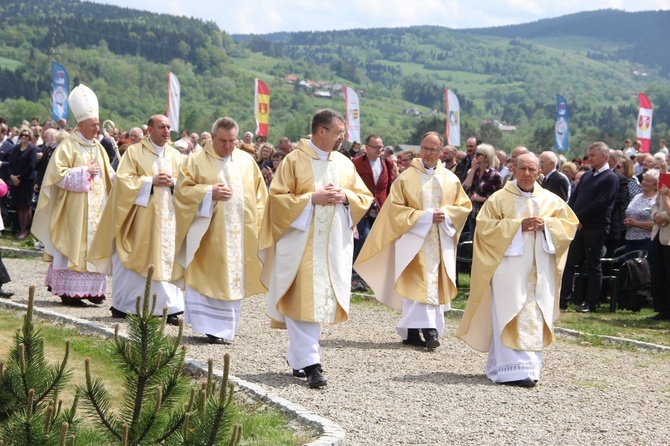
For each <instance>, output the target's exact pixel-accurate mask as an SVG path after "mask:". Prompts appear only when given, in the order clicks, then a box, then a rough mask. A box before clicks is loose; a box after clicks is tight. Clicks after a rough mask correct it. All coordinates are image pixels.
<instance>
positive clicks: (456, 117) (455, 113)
mask: <svg viewBox="0 0 670 446" xmlns="http://www.w3.org/2000/svg"><path fill="white" fill-rule="evenodd" d="M447 105H448V109H447V123H448V125H449V138H448V140H447V144H449V145H451V146H454V147H460V145H461V105H460V104H459V102H458V98H457V97H456V94H455V93H454V92H453V91H451V90H447Z"/></svg>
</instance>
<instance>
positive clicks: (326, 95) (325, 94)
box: [314, 90, 333, 99]
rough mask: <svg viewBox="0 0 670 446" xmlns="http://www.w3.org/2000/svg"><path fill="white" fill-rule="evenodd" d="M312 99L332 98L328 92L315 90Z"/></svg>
mask: <svg viewBox="0 0 670 446" xmlns="http://www.w3.org/2000/svg"><path fill="white" fill-rule="evenodd" d="M314 97H317V98H324V99H330V98H332V97H333V95H332V94H331V93H330V91H324V90H317V91H315V92H314Z"/></svg>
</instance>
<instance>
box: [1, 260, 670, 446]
mask: <svg viewBox="0 0 670 446" xmlns="http://www.w3.org/2000/svg"><path fill="white" fill-rule="evenodd" d="M4 262H5V265H6V266H7V269H8V270H9V272H10V275H11V276H12V280H13V281H12V282H11V283H9V284H7V285H5V287H4V288H5V289H7V290H9V291H14V292H15V293H16V296H14V297H13V298H12V300H13V301H15V302H24V303H25V301H26V300H27V288H28V285H30V284H35V285H38V289H37V293H36V300H37V306H39V307H44V308H49V309H51V310H53V311H58V312H61V313H63V314H68V315H72V316H76V317H81V318H87V319H90V320H93V321H97V322H100V323H104V324H108V325H110V326H111V325H113V324H114V323H116V322H117V321H118V320H116V319H112V318H111V317H110V313H109V306H110V304H109V303H106V304H103V305H100V306H95V305H89V306H88V308H72V307H65V306H62V305H61V304H60V301H59V300H58V299H56V298H53V297H51V296H50V295H49V293H48V292H47V291H46V290H45V289H44V288H43V287H42V286H41V284H42V283H43V280H44V274H45V272H46V268H47V264H46V263H43V262H41V261H39V260H23V259H4ZM263 308H264V301H263V296H256V297H254V298H251V299H247V300H245V301H244V303H243V305H242V321H241V327H240V330H239V332H238V336H237V338H236V340H235V342H234V344H232V345H230V346H211V345H208V344H206V343H205V342H204V340H203V337H202V336H201V335H194V334H192V333H191V332H190V330H189V328H188V327H186V330H185V336H184V342H185V344H186V345H187V346H188V356H189V357H190V358H193V359H196V360H199V361H202V362H206V361H207V359H208V358H209V357H214V358H215V359H216V362H217V366H218V367H220V366H221V363H222V352H224V351H229V352H231V354H232V357H233V361H232V373H233V374H234V375H236V376H237V377H239V378H242V379H244V380H247V381H250V382H252V383H256V384H258V385H260V386H261V387H263V388H264V389H267V390H268V391H270V392H272V393H274V394H276V395H278V396H280V397H283V398H286V399H287V400H290V401H294V402H296V403H298V404H300V405H303V406H305V407H306V408H307V409H308V410H310V411H312V412H313V413H315V414H317V415H320V416H323V417H325V418H328V419H330V420H332V421H334V422H335V423H338V424H339V425H340V426H342V427H343V428H344V429H345V430H346V433H347V444H350V445H446V444H463V445H484V444H486V445H488V444H491V445H493V444H521V445H525V444H561V445H586V444H593V445H621V444H639V445H661V444H670V417H668V413H670V398H669V397H670V355H668V354H660V353H653V352H630V351H619V350H616V349H612V348H609V349H604V348H595V347H589V346H585V345H579V344H578V343H574V342H570V341H567V340H558V341H557V342H555V343H554V344H552V345H551V346H550V347H549V348H548V349H547V350H545V355H544V358H545V361H544V368H543V371H542V376H541V380H540V382H539V384H538V386H536V387H535V388H533V389H521V388H511V387H507V386H500V385H495V384H492V383H491V382H490V381H489V380H488V379H487V378H486V377H485V376H484V375H483V369H484V364H485V362H486V355H485V354H482V353H478V352H475V351H473V350H471V349H470V348H469V347H467V346H466V345H465V343H463V342H462V341H460V340H459V339H456V338H455V337H454V336H453V333H454V332H455V330H456V326H457V320H456V319H451V318H448V321H447V332H448V333H449V335H448V336H447V337H446V338H445V339H444V340H443V343H442V346H441V347H440V348H439V349H437V350H436V351H434V352H427V351H423V350H422V349H417V348H410V347H406V346H402V345H401V344H400V342H399V339H398V337H397V336H396V335H395V330H394V325H395V323H396V321H397V319H398V315H397V314H396V313H395V312H394V311H391V310H388V309H386V308H384V307H382V306H380V305H377V304H376V303H363V304H358V305H354V306H353V308H352V311H351V317H350V320H349V321H348V322H347V323H345V324H340V325H334V326H324V327H323V329H322V347H323V357H322V362H323V366H324V371H325V376H326V378H327V379H328V386H327V387H326V388H325V389H322V390H312V389H309V388H307V386H306V384H305V382H304V380H300V379H296V378H293V377H292V376H291V375H290V373H289V369H288V367H287V366H286V360H285V356H284V354H285V349H286V345H287V336H286V333H285V332H284V331H279V330H270V329H269V328H268V319H267V318H266V317H265V315H264V312H263ZM169 330H176V329H175V328H173V327H169Z"/></svg>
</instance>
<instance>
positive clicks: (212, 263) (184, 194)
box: [172, 143, 267, 300]
mask: <svg viewBox="0 0 670 446" xmlns="http://www.w3.org/2000/svg"><path fill="white" fill-rule="evenodd" d="M217 183H225V184H226V185H227V186H228V188H230V189H231V191H232V193H233V196H232V198H231V199H230V200H227V201H217V200H212V197H211V186H212V185H213V184H217ZM266 197H267V188H266V187H265V181H264V180H263V176H262V175H261V173H260V170H259V169H258V165H257V164H256V162H255V161H254V159H253V158H252V157H251V156H250V155H249V154H248V153H246V152H244V151H241V150H239V149H234V150H233V152H232V154H231V155H230V157H229V158H228V159H227V160H223V159H222V158H221V157H220V156H218V155H217V154H216V152H215V151H214V148H213V147H212V145H211V143H209V144H207V145H206V146H205V147H204V148H203V150H199V151H198V152H196V153H193V154H191V155H190V156H189V157H188V158H187V159H186V161H184V163H183V164H182V165H181V168H180V173H179V178H178V180H177V187H176V188H175V208H176V214H177V236H176V245H175V246H176V247H177V255H176V258H175V264H174V269H173V275H172V281H173V282H175V283H177V284H179V285H180V286H181V287H182V288H183V287H184V286H188V287H190V288H191V289H193V290H195V291H196V292H198V293H199V294H202V295H203V296H207V297H210V298H213V299H219V300H240V299H242V298H243V297H248V296H252V295H255V294H259V293H263V292H265V291H266V289H265V288H264V287H263V285H262V284H261V282H260V271H261V267H262V265H261V262H260V260H259V259H258V256H257V240H258V231H259V229H260V225H261V221H262V218H263V213H264V210H265V201H266Z"/></svg>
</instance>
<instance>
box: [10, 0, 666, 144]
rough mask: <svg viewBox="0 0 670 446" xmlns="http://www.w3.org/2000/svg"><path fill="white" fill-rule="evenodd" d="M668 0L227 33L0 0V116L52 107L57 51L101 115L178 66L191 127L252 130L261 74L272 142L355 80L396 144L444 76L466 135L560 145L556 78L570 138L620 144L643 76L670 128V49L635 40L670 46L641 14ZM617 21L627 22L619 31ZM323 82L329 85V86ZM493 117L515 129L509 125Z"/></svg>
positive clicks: (658, 130) (108, 10)
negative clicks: (553, 15) (509, 17)
mask: <svg viewBox="0 0 670 446" xmlns="http://www.w3.org/2000/svg"><path fill="white" fill-rule="evenodd" d="M669 14H670V12H668V11H664V12H659V13H653V14H651V15H649V14H648V13H631V14H629V13H624V12H620V11H596V12H593V13H581V14H574V15H571V16H566V17H561V18H557V19H551V20H546V21H540V22H536V23H530V24H526V25H518V26H516V27H504V28H490V29H482V30H452V29H448V28H445V27H439V26H416V27H409V28H393V29H391V28H387V29H356V30H344V31H330V32H295V33H289V32H285V33H275V34H268V35H254V36H252V35H248V36H231V35H229V34H227V33H226V32H225V30H221V29H219V28H218V27H217V25H216V24H215V23H213V22H209V21H203V20H198V19H193V18H187V17H177V16H171V15H166V14H154V13H149V12H144V11H138V10H132V9H128V8H120V7H116V6H109V5H103V4H98V3H91V2H82V1H79V0H2V1H1V2H0V16H1V17H3V18H4V20H2V21H0V116H3V117H5V118H7V120H8V122H10V124H13V125H16V123H17V122H19V123H20V121H21V119H24V118H26V117H32V116H37V117H40V119H42V120H44V119H46V118H47V117H48V116H50V114H51V113H50V103H51V96H50V86H51V77H50V62H51V61H52V60H56V61H58V62H59V63H61V64H63V66H65V67H66V68H67V70H68V72H69V73H70V86H71V87H74V86H75V85H78V84H80V83H85V84H86V85H88V86H90V87H91V88H92V89H93V90H94V91H95V92H96V94H97V95H98V97H99V99H100V106H101V110H100V113H101V119H113V120H114V121H115V122H116V123H117V125H119V126H120V127H121V128H129V127H131V126H134V125H138V124H140V123H142V122H145V121H146V119H147V118H148V116H150V115H152V114H154V113H164V112H165V110H166V105H167V72H168V71H171V72H173V73H175V74H176V75H177V77H178V78H179V81H180V83H181V114H180V117H181V119H180V128H188V129H191V130H196V131H203V130H205V129H207V128H208V127H210V126H211V123H212V122H214V120H215V119H216V118H218V117H220V116H232V117H234V118H235V119H236V120H238V122H239V123H240V126H241V129H242V130H243V131H246V130H252V131H253V130H254V129H255V127H256V126H255V122H254V114H253V104H254V94H253V85H254V78H261V79H263V80H264V81H265V82H266V83H267V84H268V86H269V88H270V91H271V92H272V95H271V102H270V140H271V141H274V142H276V141H277V140H278V139H279V137H281V136H289V137H290V138H291V139H293V140H295V139H296V138H298V137H300V136H304V135H305V134H306V133H308V132H309V118H310V116H311V114H312V113H313V112H314V110H316V109H318V108H322V107H333V108H335V109H337V110H339V111H344V101H343V100H342V98H341V95H340V94H341V93H340V92H341V88H342V87H343V86H349V87H352V88H355V89H356V90H358V91H359V93H360V97H361V114H360V116H361V134H362V135H365V134H368V133H377V134H381V135H384V142H385V143H388V144H404V143H416V142H418V140H419V138H420V136H421V134H422V133H423V132H425V131H427V130H437V129H442V128H444V125H445V114H444V102H443V92H444V89H445V88H449V89H451V90H454V91H455V92H456V93H457V95H458V97H459V99H460V104H461V118H462V120H461V122H462V134H463V135H471V134H476V135H478V136H480V137H481V138H482V139H483V140H484V141H486V142H488V143H491V144H493V145H494V146H496V147H502V148H507V149H509V148H510V147H514V146H517V145H527V146H529V147H532V148H534V149H535V150H540V149H542V148H549V147H552V146H553V142H552V138H553V126H554V118H555V116H554V115H555V110H556V105H555V104H556V102H555V101H556V99H555V98H556V94H557V93H559V94H562V95H563V96H564V97H565V98H566V99H567V100H568V102H569V104H570V138H571V139H570V141H571V147H574V148H575V149H574V150H575V153H580V151H581V150H583V148H584V147H586V146H587V145H588V143H589V142H592V141H594V140H604V141H606V142H608V143H610V144H612V145H613V146H615V147H616V146H619V145H620V142H621V141H622V140H623V139H624V138H626V137H627V138H632V137H634V131H635V120H636V116H637V100H636V95H637V92H639V91H644V92H645V93H647V94H648V95H649V96H650V98H651V99H652V101H653V104H654V127H653V133H652V140H653V141H654V142H655V141H656V140H658V139H659V138H665V139H670V128H669V126H668V123H670V70H665V69H663V68H662V67H664V65H662V64H665V63H668V62H669V61H670V57H665V58H663V59H664V60H663V61H661V62H659V61H658V60H656V59H657V58H655V57H651V58H650V61H649V62H646V61H645V59H643V58H642V56H640V55H639V54H637V53H636V52H635V51H633V50H634V48H636V45H642V44H643V42H644V41H645V39H650V40H651V41H650V42H649V45H648V49H647V52H648V53H649V54H654V53H653V52H658V51H667V47H668V45H670V42H669V41H668V39H667V38H662V37H653V36H651V35H650V34H648V33H651V32H652V30H649V29H647V28H659V29H660V30H661V31H662V30H663V29H664V28H661V27H660V26H657V23H658V22H657V21H658V20H660V21H661V22H663V21H665V22H666V23H668V22H670V17H669V16H668V15H669ZM657 15H659V16H660V17H661V18H660V19H659V18H658V17H657ZM652 16H653V19H654V20H656V21H654V22H653V23H654V24H653V25H649V23H651V22H649V20H648V17H652ZM538 24H541V25H538ZM557 24H561V25H557ZM569 24H571V25H569ZM643 24H645V25H643ZM633 28H638V29H639V31H640V32H639V33H634V32H633V31H632V29H633ZM543 30H544V31H543ZM612 30H615V31H620V32H618V33H617V32H614V34H616V36H614V37H613V35H612V32H613V31H612ZM653 32H656V30H654V31H653ZM645 36H646V37H645ZM615 37H616V38H615ZM650 49H651V50H650ZM650 51H651V52H650ZM629 53H630V57H626V55H627V54H629ZM289 75H291V76H289ZM287 76H288V77H287ZM285 78H287V79H296V80H304V81H309V82H304V83H303V85H302V86H301V85H300V84H299V83H298V82H296V83H288V82H285ZM305 85H308V87H307V88H304V86H305ZM336 86H337V87H338V88H339V90H337V89H336V88H335V87H336ZM315 89H330V90H329V91H328V92H327V94H326V95H325V96H324V95H323V94H321V93H323V91H320V92H319V94H318V95H317V94H315V91H314V90H315ZM331 93H332V94H331ZM417 114H419V115H420V116H419V117H415V116H416V115H417ZM499 123H504V124H506V126H504V127H505V128H507V129H508V128H510V127H512V126H513V127H515V128H516V130H515V131H505V132H503V131H501V130H500V127H501V126H500V125H499ZM175 130H177V129H175Z"/></svg>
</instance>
